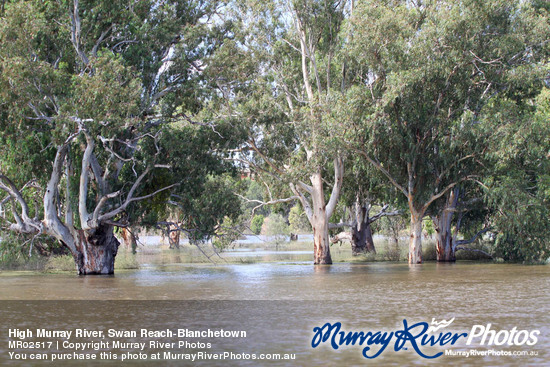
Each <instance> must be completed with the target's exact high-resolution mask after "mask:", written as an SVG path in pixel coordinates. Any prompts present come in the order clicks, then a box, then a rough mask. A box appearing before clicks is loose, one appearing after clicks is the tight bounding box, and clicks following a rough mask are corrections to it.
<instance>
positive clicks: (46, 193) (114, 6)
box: [0, 0, 230, 274]
mask: <svg viewBox="0 0 550 367" xmlns="http://www.w3.org/2000/svg"><path fill="white" fill-rule="evenodd" d="M217 6H218V4H217V3H216V2H202V1H193V0H190V1H166V2H162V3H159V2H156V1H146V0H143V1H135V2H131V3H123V2H116V1H115V2H112V1H87V2H83V3H81V2H79V1H78V0H74V1H69V2H56V1H51V2H32V1H14V2H10V3H7V4H6V6H5V10H4V12H3V14H2V16H1V20H0V44H1V47H0V73H1V74H0V124H1V125H2V126H1V129H2V133H1V134H0V139H1V140H2V144H1V148H0V152H1V161H0V189H2V190H3V191H5V192H6V193H7V195H8V199H6V200H4V201H3V209H4V210H3V211H2V214H3V221H4V224H5V225H4V227H5V228H7V229H9V230H12V231H17V232H20V233H26V234H29V235H44V234H45V235H49V236H52V237H54V238H56V239H57V240H59V241H60V242H61V243H62V244H64V245H65V246H66V247H67V248H68V249H69V250H70V252H71V254H72V256H73V258H74V260H75V263H76V267H77V270H78V273H79V274H111V273H113V271H114V258H115V256H116V254H117V249H118V245H119V242H118V240H117V239H116V238H115V236H114V235H113V229H114V228H115V227H117V226H119V227H124V226H128V225H130V224H132V223H134V222H136V221H137V220H139V218H137V215H136V214H135V213H132V208H135V207H136V205H138V204H139V206H143V205H146V206H147V205H150V206H152V207H155V206H157V207H158V206H159V205H160V206H162V205H165V203H166V202H167V201H169V200H171V199H174V197H173V196H171V195H174V194H176V195H178V196H177V197H176V199H177V198H179V197H184V196H185V195H183V194H182V193H187V194H190V190H187V191H185V189H186V188H193V190H192V191H193V192H194V193H195V194H196V193H197V192H201V190H203V191H202V193H203V194H204V188H205V187H206V186H208V185H207V181H208V175H209V174H216V173H217V172H219V159H218V155H219V154H220V153H219V152H220V150H222V149H225V148H226V144H227V142H224V139H223V135H222V133H223V131H221V130H219V129H218V128H216V127H214V126H213V125H211V124H209V123H208V122H204V121H203V120H201V118H200V115H198V112H199V111H200V109H201V103H202V102H201V101H204V100H206V99H207V97H206V95H205V94H204V93H203V91H204V90H205V89H204V88H203V89H201V86H203V85H205V83H204V81H203V75H204V72H203V71H204V68H205V67H206V66H207V63H208V58H209V56H210V55H211V54H212V53H213V52H214V51H215V50H216V48H217V45H218V43H219V42H218V41H219V40H220V39H221V38H223V37H224V34H225V33H226V30H227V29H226V27H225V24H220V23H217V22H216V21H215V20H213V18H212V17H213V14H215V12H216V7H217ZM220 131H221V132H220ZM225 132H226V133H227V132H230V130H226V131H225ZM182 147H185V148H182ZM190 167H191V168H190ZM205 185H206V186H205ZM176 189H177V190H176ZM175 191H178V192H177V193H176V192H175ZM190 195H191V194H190ZM195 197H198V196H197V195H195ZM176 201H177V200H176ZM151 210H152V211H155V209H151ZM156 211H157V212H159V210H156ZM146 212H147V211H143V212H142V213H141V214H146Z"/></svg>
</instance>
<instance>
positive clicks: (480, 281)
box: [0, 261, 550, 366]
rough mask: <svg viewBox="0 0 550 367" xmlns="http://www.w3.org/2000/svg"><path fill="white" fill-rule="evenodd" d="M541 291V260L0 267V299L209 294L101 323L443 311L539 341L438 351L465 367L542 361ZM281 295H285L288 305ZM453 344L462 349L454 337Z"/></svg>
mask: <svg viewBox="0 0 550 367" xmlns="http://www.w3.org/2000/svg"><path fill="white" fill-rule="evenodd" d="M548 289H550V267H548V266H523V265H506V264H475V263H456V264H444V263H425V264H422V265H414V266H409V265H408V264H406V263H367V264H350V263H338V264H335V265H332V266H313V265H311V263H310V262H285V261H283V262H281V263H267V264H265V263H264V264H262V263H253V264H239V265H237V264H218V265H212V264H177V263H170V264H164V265H163V264H160V265H149V266H146V267H144V268H142V269H139V270H129V271H118V272H117V274H116V275H115V276H114V277H103V276H101V277H78V276H75V275H73V274H28V273H16V272H13V273H10V272H3V273H2V274H1V276H0V292H1V293H0V298H1V299H3V300H56V299H62V300H93V301H95V302H99V300H157V301H158V300H187V301H188V300H196V301H197V302H205V301H215V302H206V303H205V304H203V305H202V306H201V307H202V308H200V307H199V308H198V309H197V310H195V309H193V310H184V309H182V310H179V311H178V310H177V309H174V310H173V312H180V313H179V314H177V315H181V317H180V316H178V317H179V319H174V313H173V312H172V311H170V310H164V311H163V310H162V309H159V308H155V306H154V305H149V306H147V307H150V308H147V309H146V310H143V312H142V313H140V312H138V311H137V310H132V308H131V307H133V306H131V304H130V305H126V306H125V307H128V308H127V310H126V311H125V312H126V313H124V314H116V315H113V317H112V318H111V317H103V319H102V321H101V320H99V321H97V322H99V323H100V324H101V325H105V327H109V328H111V327H115V328H123V327H124V326H125V325H129V324H130V325H131V324H136V323H140V322H148V323H149V322H152V323H153V324H154V325H167V327H171V326H170V325H176V324H178V323H180V322H181V319H183V318H184V316H188V317H190V318H192V316H193V315H194V317H196V320H195V322H197V323H198V322H199V320H205V319H208V318H209V317H210V319H211V320H215V321H216V322H218V323H219V324H221V325H223V324H231V323H234V322H236V321H235V320H238V319H239V318H242V319H243V320H249V321H250V322H253V323H256V324H258V325H263V327H265V328H266V329H267V330H269V329H270V328H276V326H277V325H282V324H284V323H287V324H288V323H291V324H292V325H293V326H295V325H300V330H302V331H304V330H305V331H306V332H307V333H309V331H310V330H312V328H313V326H315V325H318V324H319V323H322V322H326V321H329V320H332V321H341V322H342V323H343V324H345V325H347V326H348V329H354V330H361V329H362V328H364V329H365V330H396V329H397V328H399V327H402V322H403V319H407V320H409V321H410V322H419V321H426V322H430V321H431V320H432V318H436V319H437V320H441V319H446V320H448V319H451V318H453V317H455V322H454V323H453V328H456V329H457V330H469V329H470V328H471V327H472V326H473V325H474V324H487V323H491V324H493V325H494V327H495V328H498V329H508V330H510V329H512V328H513V327H517V328H518V329H519V330H522V329H526V330H533V329H539V330H541V337H540V338H539V343H538V344H537V345H536V346H535V347H532V348H531V349H530V350H537V351H539V353H540V354H541V357H540V358H538V359H537V358H534V359H529V360H525V359H523V360H522V359H518V358H516V359H510V358H503V357H487V358H485V359H476V360H473V359H472V360H467V361H465V360H464V359H460V358H451V357H448V358H446V359H445V360H444V363H445V364H448V365H456V366H463V365H467V364H465V363H464V362H468V363H472V364H479V363H481V364H483V365H499V366H501V365H502V366H506V365H508V366H514V365H518V366H519V365H544V364H545V361H546V360H545V357H544V355H545V354H546V352H545V351H546V350H548V349H550V337H549V335H550V328H549V325H550V316H549V315H550V313H549V311H550V310H549V309H550V295H549V294H548V292H547V291H546V290H548ZM229 300H233V301H237V300H249V301H252V300H259V301H269V302H267V303H265V305H268V304H271V303H270V302H275V301H276V302H282V303H274V304H276V305H278V307H281V310H280V311H281V312H280V313H277V312H278V311H277V310H273V309H271V308H269V309H266V308H265V307H267V306H261V307H260V306H258V305H260V304H258V303H251V304H248V303H246V302H244V303H242V302H241V303H238V304H239V306H238V307H233V306H231V307H232V308H231V310H232V311H231V312H224V311H223V308H220V307H221V306H220V307H219V305H220V303H219V302H226V301H229ZM285 302H290V306H288V305H287V304H286V303H285ZM292 302H304V303H303V304H302V305H301V306H300V307H298V306H297V305H296V304H294V306H292V305H293V304H292ZM92 304H94V302H92ZM233 305H235V304H233ZM281 305H287V306H288V307H287V306H281ZM323 305H325V306H323ZM329 305H330V307H329ZM49 307H50V306H48V305H47V304H45V305H44V306H43V314H40V315H38V316H37V315H35V314H34V313H33V312H34V311H32V310H30V309H29V311H28V314H25V312H26V311H24V310H21V313H20V314H19V315H20V321H21V324H20V327H25V326H24V325H27V324H28V321H26V320H30V319H32V318H36V317H40V320H41V322H46V323H47V322H48V320H50V319H51V320H56V317H57V316H56V315H58V314H59V311H58V310H56V309H55V308H54V306H51V309H50V308H49ZM167 307H168V306H167ZM174 307H175V306H174ZM227 307H229V306H227ZM262 307H263V311H264V312H263V313H262ZM289 307H290V308H289ZM283 310H284V312H282V311H283ZM119 311H120V310H119ZM268 311H269V312H268ZM75 312H79V311H75ZM102 312H103V311H102ZM132 312H134V314H135V315H138V314H139V315H140V316H139V319H133V316H132ZM186 312H187V313H186ZM212 315H215V317H214V316H212ZM203 317H204V319H202V318H203ZM94 320H95V319H94ZM144 320H145V321H144ZM300 320H301V321H300ZM92 321H93V320H92ZM100 321H101V322H100ZM29 322H30V321H29ZM51 322H52V323H53V322H54V321H51ZM67 322H69V321H67ZM90 322H91V321H90ZM94 322H95V321H94ZM189 322H191V321H189ZM52 325H53V324H52ZM199 326H200V325H199ZM57 327H59V326H57ZM291 329H292V328H291ZM288 332H289V333H290V335H288V336H287V337H288V340H287V341H285V342H284V343H283V342H281V343H279V344H276V345H275V346H273V348H275V349H279V350H282V349H284V348H286V347H288V346H286V347H283V345H286V344H285V343H287V344H289V345H291V346H292V345H304V340H301V339H299V338H300V337H301V336H300V335H299V333H298V332H297V331H295V330H294V329H292V330H289V331H288ZM292 333H297V334H292ZM308 335H309V334H308ZM249 342H250V343H252V346H253V347H255V348H260V347H261V348H264V347H265V345H264V344H265V340H263V341H262V340H260V339H258V340H250V341H249ZM261 343H264V344H262V345H260V344H261ZM306 344H307V343H306ZM289 348H290V347H289ZM459 348H466V349H467V347H466V346H464V345H462V346H459ZM299 349H300V348H299ZM300 351H301V352H302V353H306V354H307V358H308V359H307V361H308V364H311V365H312V364H315V363H317V364H319V365H326V360H325V359H324V358H329V359H328V360H329V361H330V362H331V363H330V364H331V365H334V364H336V363H340V364H342V365H358V364H364V363H365V361H364V360H362V358H361V356H360V353H358V352H357V350H355V349H352V350H344V351H338V352H337V353H336V352H334V351H331V350H328V349H324V350H321V351H317V350H315V351H312V350H310V349H307V348H305V347H301V349H300ZM388 355H389V356H388V357H387V358H386V357H385V359H384V360H383V362H384V364H385V365H386V364H390V365H391V364H395V365H404V364H405V365H411V364H412V365H414V364H425V363H426V361H424V360H420V359H418V358H415V357H411V355H410V354H403V353H402V354H395V353H394V354H388ZM324 362H325V363H324Z"/></svg>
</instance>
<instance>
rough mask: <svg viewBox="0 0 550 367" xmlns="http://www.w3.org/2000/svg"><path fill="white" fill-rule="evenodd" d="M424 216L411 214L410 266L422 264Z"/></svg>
mask: <svg viewBox="0 0 550 367" xmlns="http://www.w3.org/2000/svg"><path fill="white" fill-rule="evenodd" d="M422 216H423V215H422V214H420V213H414V212H413V213H411V238H410V240H409V264H421V263H422Z"/></svg>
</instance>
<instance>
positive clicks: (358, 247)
mask: <svg viewBox="0 0 550 367" xmlns="http://www.w3.org/2000/svg"><path fill="white" fill-rule="evenodd" d="M351 231H352V234H351V254H352V256H357V255H359V254H361V253H366V252H372V253H376V249H375V248H374V240H373V238H372V229H371V225H370V223H368V224H365V223H362V224H361V223H357V225H355V226H353V227H352V228H351Z"/></svg>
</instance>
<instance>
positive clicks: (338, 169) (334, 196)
mask: <svg viewBox="0 0 550 367" xmlns="http://www.w3.org/2000/svg"><path fill="white" fill-rule="evenodd" d="M343 180H344V162H343V161H342V158H341V157H340V156H338V157H336V158H335V159H334V185H333V187H332V192H331V194H330V199H329V202H328V204H327V206H326V213H327V219H330V217H331V216H332V213H334V209H336V204H337V203H338V199H339V197H340V191H341V189H342V182H343Z"/></svg>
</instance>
